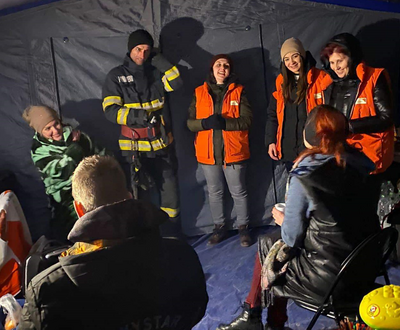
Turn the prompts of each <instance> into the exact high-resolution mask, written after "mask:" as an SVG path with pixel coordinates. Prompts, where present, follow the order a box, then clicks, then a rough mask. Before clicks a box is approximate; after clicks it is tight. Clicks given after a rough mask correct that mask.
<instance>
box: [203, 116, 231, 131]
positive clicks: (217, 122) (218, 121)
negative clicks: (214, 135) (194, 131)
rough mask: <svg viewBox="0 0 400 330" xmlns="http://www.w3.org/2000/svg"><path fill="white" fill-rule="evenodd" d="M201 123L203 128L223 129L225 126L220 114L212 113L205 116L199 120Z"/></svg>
mask: <svg viewBox="0 0 400 330" xmlns="http://www.w3.org/2000/svg"><path fill="white" fill-rule="evenodd" d="M201 125H202V126H203V128H204V129H219V130H224V129H225V128H226V120H225V118H224V117H222V116H221V115H218V114H214V115H211V116H209V117H207V118H204V119H203V120H202V121H201Z"/></svg>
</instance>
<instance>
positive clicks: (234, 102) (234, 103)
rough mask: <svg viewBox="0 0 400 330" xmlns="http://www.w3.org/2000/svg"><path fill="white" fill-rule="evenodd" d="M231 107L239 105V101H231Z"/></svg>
mask: <svg viewBox="0 0 400 330" xmlns="http://www.w3.org/2000/svg"><path fill="white" fill-rule="evenodd" d="M231 105H239V103H238V101H231Z"/></svg>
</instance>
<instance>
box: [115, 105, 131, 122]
mask: <svg viewBox="0 0 400 330" xmlns="http://www.w3.org/2000/svg"><path fill="white" fill-rule="evenodd" d="M128 115H129V109H128V108H126V107H122V108H121V109H119V110H118V113H117V123H118V124H120V125H126V120H127V118H128Z"/></svg>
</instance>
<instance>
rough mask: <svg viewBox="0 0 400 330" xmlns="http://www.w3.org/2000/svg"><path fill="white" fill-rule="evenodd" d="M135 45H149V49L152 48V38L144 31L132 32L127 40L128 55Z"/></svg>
mask: <svg viewBox="0 0 400 330" xmlns="http://www.w3.org/2000/svg"><path fill="white" fill-rule="evenodd" d="M137 45H149V46H150V47H153V45H154V40H153V37H152V36H151V34H150V33H149V32H147V31H146V30H136V31H133V32H132V33H131V34H130V35H129V39H128V51H129V53H130V52H131V50H132V49H133V48H135V47H136V46H137Z"/></svg>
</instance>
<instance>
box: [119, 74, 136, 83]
mask: <svg viewBox="0 0 400 330" xmlns="http://www.w3.org/2000/svg"><path fill="white" fill-rule="evenodd" d="M118 82H120V83H121V82H122V83H131V82H133V76H132V75H130V76H118Z"/></svg>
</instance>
